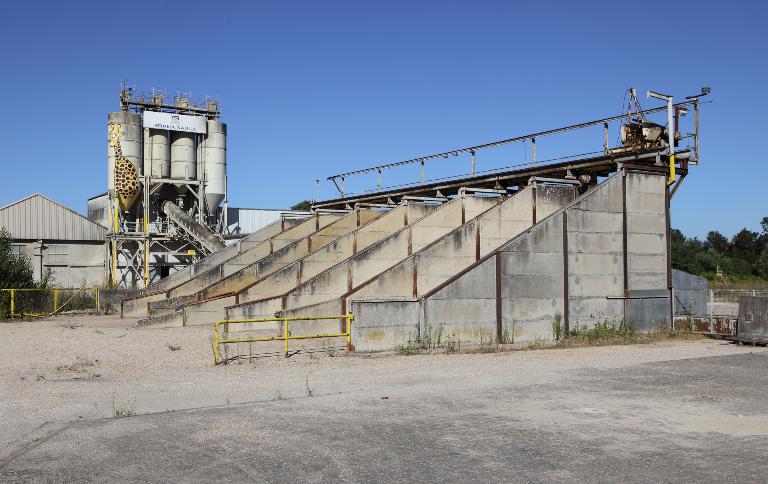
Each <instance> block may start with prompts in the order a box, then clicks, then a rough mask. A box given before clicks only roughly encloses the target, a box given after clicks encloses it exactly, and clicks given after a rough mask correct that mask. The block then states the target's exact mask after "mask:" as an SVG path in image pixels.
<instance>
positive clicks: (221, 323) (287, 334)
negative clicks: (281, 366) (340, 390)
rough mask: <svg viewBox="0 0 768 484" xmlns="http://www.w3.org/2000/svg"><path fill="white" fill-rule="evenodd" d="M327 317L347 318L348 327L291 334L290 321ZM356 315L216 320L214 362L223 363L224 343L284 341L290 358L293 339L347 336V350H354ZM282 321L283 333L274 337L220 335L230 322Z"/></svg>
mask: <svg viewBox="0 0 768 484" xmlns="http://www.w3.org/2000/svg"><path fill="white" fill-rule="evenodd" d="M327 319H345V320H346V324H345V325H344V326H345V328H346V331H344V332H340V333H324V334H312V335H301V336H291V332H290V328H289V326H288V323H289V322H290V321H316V320H327ZM354 319H355V317H354V316H353V315H351V314H340V315H338V316H312V317H304V318H258V319H223V320H221V321H216V324H215V325H214V327H213V332H214V335H213V338H214V343H213V345H214V347H213V355H214V364H216V365H218V364H219V363H221V356H220V353H219V347H220V346H221V345H224V344H228V343H256V342H261V341H282V342H283V354H284V356H285V357H286V358H288V341H290V340H292V339H317V338H340V337H346V338H347V351H351V350H352V320H354ZM280 321H282V323H283V325H282V329H283V335H282V336H280V335H279V334H278V335H275V336H273V337H269V338H237V339H226V338H224V339H222V338H221V336H220V327H221V326H225V329H226V328H228V327H229V325H230V324H241V323H269V322H280Z"/></svg>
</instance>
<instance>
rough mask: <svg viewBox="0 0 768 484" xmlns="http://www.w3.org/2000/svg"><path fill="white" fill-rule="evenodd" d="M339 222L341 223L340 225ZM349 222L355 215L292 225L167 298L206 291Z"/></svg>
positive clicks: (329, 216)
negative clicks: (317, 233)
mask: <svg viewBox="0 0 768 484" xmlns="http://www.w3.org/2000/svg"><path fill="white" fill-rule="evenodd" d="M352 215H354V214H352ZM342 220H343V221H344V222H341V221H342ZM352 220H354V216H350V214H345V215H338V214H319V215H316V216H314V217H312V218H311V219H309V220H306V221H305V222H303V223H301V224H299V225H297V226H295V227H294V228H292V229H291V230H286V231H284V232H281V233H279V234H277V235H276V236H274V237H272V238H270V239H268V240H266V241H264V242H262V243H260V244H258V245H256V246H255V247H253V248H251V249H250V250H248V251H246V252H243V253H242V254H239V255H237V256H236V257H233V258H231V259H229V260H227V261H225V262H224V263H222V264H219V265H217V266H215V267H213V268H212V269H210V270H208V271H207V272H204V273H201V274H199V275H198V276H197V277H195V278H193V279H191V280H190V281H189V282H187V283H186V284H183V285H181V286H178V287H175V288H173V289H171V290H170V291H168V297H178V296H186V295H190V294H194V293H195V292H197V291H200V290H202V289H205V288H207V287H208V286H210V285H212V284H214V283H216V282H218V281H220V280H221V279H223V278H225V277H227V276H229V275H231V274H233V273H234V272H236V271H238V270H239V269H242V268H243V267H245V266H248V265H250V264H253V263H254V262H256V261H258V260H260V259H262V258H264V257H266V256H268V255H269V254H271V253H273V252H275V251H277V250H280V249H282V248H283V247H287V246H289V245H292V244H294V245H295V244H298V243H299V242H300V241H304V240H305V239H307V238H308V237H309V236H311V235H312V234H314V233H315V232H318V231H320V230H322V229H324V228H326V227H328V226H329V225H332V224H335V223H339V222H341V223H342V224H343V226H345V227H346V226H348V225H349V224H350V223H351V221H352Z"/></svg>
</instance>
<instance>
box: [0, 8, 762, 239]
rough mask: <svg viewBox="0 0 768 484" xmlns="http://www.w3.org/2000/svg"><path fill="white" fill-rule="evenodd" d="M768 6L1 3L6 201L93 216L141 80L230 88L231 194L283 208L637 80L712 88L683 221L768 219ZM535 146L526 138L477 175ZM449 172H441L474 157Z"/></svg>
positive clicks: (678, 222)
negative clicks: (353, 174) (111, 140)
mask: <svg viewBox="0 0 768 484" xmlns="http://www.w3.org/2000/svg"><path fill="white" fill-rule="evenodd" d="M764 5H765V4H764V2H757V1H753V2H741V1H730V2H714V1H711V2H707V1H699V2H660V3H659V2H657V3H654V2H650V3H649V2H645V3H642V2H640V3H629V4H628V3H626V2H624V3H621V2H613V1H606V2H559V3H554V2H545V1H538V2H501V1H499V2H484V1H474V2H451V1H434V2H414V1H409V2H400V1H387V2H361V1H349V2H334V1H327V2H315V1H313V2H288V1H270V2H266V1H258V2H235V1H226V2H192V1H187V2H173V3H171V2H162V1H153V2H139V1H133V2H103V1H100V2H74V1H73V2H61V1H56V2H35V1H28V2H11V1H8V2H3V4H2V6H0V52H1V53H2V56H1V57H0V62H1V63H2V64H1V66H2V67H1V68H0V88H1V89H0V91H1V92H2V104H1V105H2V113H3V115H2V116H0V166H2V172H1V174H0V179H2V184H1V185H0V205H5V204H6V203H9V202H12V201H14V200H17V199H19V198H22V197H24V196H26V195H28V194H30V193H33V192H42V193H44V194H46V195H48V196H50V197H52V198H54V199H55V200H58V201H60V202H62V203H64V204H66V205H67V206H69V207H71V208H74V209H76V210H78V211H80V212H85V207H86V199H87V198H88V197H89V196H91V195H95V194H98V193H100V192H103V191H104V190H105V189H106V142H105V141H106V126H105V125H106V115H107V112H109V111H111V110H115V109H116V108H117V105H118V102H117V96H118V90H119V87H120V81H121V80H122V79H126V78H127V79H129V80H130V81H131V83H132V84H135V85H136V86H137V87H138V88H139V89H144V90H149V89H151V88H153V87H155V88H165V89H167V90H168V91H169V93H175V92H176V91H186V92H189V91H191V92H192V93H193V95H195V96H198V95H199V96H202V95H205V94H210V95H218V96H219V98H220V99H221V102H222V108H223V118H224V121H226V122H227V123H228V125H229V140H228V142H229V151H228V163H229V182H230V183H229V191H230V203H231V205H233V206H249V207H270V208H273V207H287V206H290V205H291V204H293V203H295V202H296V201H300V200H302V199H305V198H314V196H315V182H314V180H315V179H316V178H320V179H321V180H323V182H322V191H321V196H320V198H329V197H331V196H332V195H333V190H332V189H331V186H329V185H328V182H325V181H324V179H325V177H326V176H328V175H331V174H335V173H338V172H342V171H347V170H350V169H354V168H360V167H364V166H367V165H369V164H372V163H378V162H389V161H398V160H401V159H407V158H411V157H414V156H418V155H423V154H429V153H432V152H437V151H443V150H447V149H451V148H458V147H463V146H468V145H473V144H477V143H482V142H486V141H491V140H495V139H500V138H506V137H511V136H515V135H520V134H525V133H529V132H535V131H539V130H544V129H549V128H554V127H558V126H561V125H565V124H572V123H576V122H580V121H586V120H590V119H594V118H599V117H604V116H609V115H613V114H618V112H619V111H620V109H621V105H622V100H623V95H624V91H625V90H626V88H627V87H629V86H635V87H637V88H638V89H639V90H640V92H641V93H645V91H646V90H647V89H656V90H658V91H661V92H668V93H671V94H674V95H675V96H679V97H682V96H685V95H688V94H693V93H696V92H698V90H699V88H700V87H701V86H711V87H712V94H711V95H710V96H709V97H708V100H710V101H713V102H712V103H711V104H707V105H705V106H703V111H702V127H701V130H702V165H701V166H700V167H698V168H694V169H693V170H692V173H691V175H690V176H689V177H688V178H687V179H686V181H685V183H684V185H683V186H682V187H681V189H680V191H679V192H678V194H677V196H676V197H675V199H674V200H673V225H674V226H675V227H677V228H680V229H682V230H683V231H684V232H686V233H688V234H691V235H698V236H702V235H704V234H706V232H707V231H708V230H710V229H713V228H716V229H719V230H720V231H722V232H723V233H725V234H727V235H731V234H733V233H734V232H736V231H738V230H739V229H741V228H742V227H745V226H746V227H748V228H750V229H753V230H758V228H759V221H760V219H761V218H762V217H764V216H768V203H766V202H765V200H766V194H765V191H764V190H765V188H764V187H765V181H766V178H767V177H766V175H768V169H766V163H767V162H768V160H766V156H765V151H766V148H765V147H761V146H760V144H761V142H762V141H763V140H765V139H766V137H768V123H766V121H765V112H766V108H768V106H767V104H768V102H766V98H768V96H767V95H766V92H765V91H766V88H767V87H766V86H768V83H767V82H766V80H767V79H768V65H767V64H768V61H766V59H768V57H767V56H766V52H768V41H767V40H768V34H767V33H766V28H765V21H766V18H768V9H767V8H766V7H765V6H764ZM670 7H671V10H670ZM670 19H671V21H670ZM670 42H671V43H672V45H669V43H670ZM641 102H642V103H643V105H644V106H645V107H650V106H655V105H657V104H658V102H652V101H651V100H646V99H645V97H644V96H643V98H642V99H641ZM595 137H596V138H597V139H599V137H600V135H599V133H595ZM612 138H615V136H613V135H612ZM544 143H545V141H544V140H542V142H541V146H542V147H541V149H542V150H545V151H543V152H542V153H544V154H543V155H541V156H546V155H547V154H548V152H547V151H546V149H545V144H544ZM574 143H575V144H574V146H573V147H572V148H573V149H576V145H577V144H578V143H577V142H575V141H574ZM592 147H593V148H594V145H593V146H592ZM552 149H553V151H552V153H551V154H552V155H555V154H558V153H565V152H567V151H568V149H569V147H568V146H565V147H559V148H558V149H557V150H555V149H554V148H552ZM529 156H530V152H529V148H528V147H526V146H523V145H516V146H515V147H510V148H507V149H506V150H505V151H502V152H500V154H493V155H492V154H490V153H489V154H487V155H486V154H485V153H481V154H480V155H479V159H478V166H479V168H481V169H487V168H492V167H493V166H501V165H503V164H513V163H519V162H522V161H525V160H526V157H529ZM540 159H541V158H540ZM438 164H439V165H441V166H439V167H438V166H435V167H434V168H428V170H431V171H428V173H427V174H428V175H436V174H441V173H447V172H451V171H453V172H460V171H461V170H463V169H465V168H466V163H465V161H464V160H457V159H449V160H443V161H442V162H440V163H438ZM384 181H385V184H386V183H387V182H390V181H396V180H394V179H393V180H388V179H385V180H384Z"/></svg>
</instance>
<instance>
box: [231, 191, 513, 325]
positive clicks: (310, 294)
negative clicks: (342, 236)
mask: <svg viewBox="0 0 768 484" xmlns="http://www.w3.org/2000/svg"><path fill="white" fill-rule="evenodd" d="M498 202H499V200H498V199H488V198H479V197H464V198H458V199H455V200H452V201H450V202H447V203H445V204H443V205H442V206H440V207H438V208H437V209H435V210H434V211H432V212H431V213H429V214H428V215H426V216H425V217H423V218H421V219H419V220H417V221H415V222H414V223H412V224H410V225H409V226H407V227H403V228H402V229H400V230H398V231H397V232H395V233H394V234H392V235H390V236H389V237H386V238H384V239H383V240H380V241H378V242H376V243H375V244H372V245H370V246H369V247H367V248H365V249H364V250H361V251H359V252H357V253H356V254H355V255H353V256H352V257H349V258H347V259H345V260H344V261H342V262H341V263H339V264H336V265H334V266H333V267H331V268H329V269H327V270H325V271H323V272H321V273H320V274H318V275H316V276H315V277H312V278H310V279H308V280H306V281H302V284H301V285H298V287H297V286H296V284H295V281H296V278H295V276H294V274H293V273H289V274H281V273H280V272H278V273H275V274H274V275H272V276H270V277H268V278H266V279H265V280H264V281H262V282H261V283H259V284H257V285H256V286H253V287H251V288H249V289H248V290H246V291H243V293H242V294H241V295H240V297H241V298H242V299H245V300H246V301H247V300H251V302H245V303H241V304H239V305H237V306H233V307H231V308H228V309H227V316H228V317H229V318H232V319H234V318H238V319H244V318H253V317H264V316H265V315H270V314H272V313H273V312H274V311H276V310H280V309H289V308H291V307H297V306H307V305H312V304H316V303H321V302H325V301H329V300H331V299H334V298H338V297H340V296H341V295H342V294H344V293H345V292H347V291H348V290H349V289H350V288H352V287H355V285H359V284H362V283H363V282H365V281H367V280H369V279H371V278H373V277H375V276H377V275H378V274H380V273H381V272H382V271H384V270H386V269H387V268H389V267H392V266H393V265H395V264H397V263H398V262H399V261H401V260H403V259H404V258H406V257H408V256H409V255H410V254H411V253H413V252H414V251H417V250H419V249H420V248H422V247H424V246H426V245H427V244H429V243H431V242H433V241H434V240H437V239H439V238H440V237H442V236H444V235H445V234H446V233H448V232H450V231H451V230H453V229H454V228H456V227H459V226H461V225H462V224H463V223H464V221H465V220H467V217H470V218H471V217H475V216H477V215H478V214H481V213H483V212H485V211H487V210H489V209H490V208H491V207H493V206H495V205H496V204H498ZM283 285H285V287H287V286H290V288H289V289H287V290H288V291H289V292H287V293H286V294H284V295H282V296H280V297H271V296H269V295H268V296H266V298H267V299H263V298H264V297H265V296H264V294H265V293H264V292H260V291H270V293H269V294H272V293H271V291H272V288H273V287H276V286H278V287H283ZM272 295H274V294H272ZM259 297H262V299H258V298H259ZM283 300H285V304H283Z"/></svg>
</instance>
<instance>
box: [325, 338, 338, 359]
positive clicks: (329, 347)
mask: <svg viewBox="0 0 768 484" xmlns="http://www.w3.org/2000/svg"><path fill="white" fill-rule="evenodd" d="M324 345H325V349H324V351H325V356H327V357H329V358H333V357H334V356H336V348H334V347H333V344H331V342H330V341H328V340H325V343H324Z"/></svg>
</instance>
